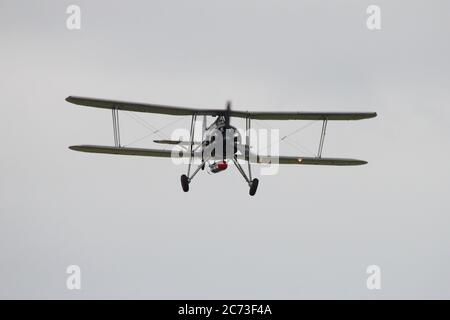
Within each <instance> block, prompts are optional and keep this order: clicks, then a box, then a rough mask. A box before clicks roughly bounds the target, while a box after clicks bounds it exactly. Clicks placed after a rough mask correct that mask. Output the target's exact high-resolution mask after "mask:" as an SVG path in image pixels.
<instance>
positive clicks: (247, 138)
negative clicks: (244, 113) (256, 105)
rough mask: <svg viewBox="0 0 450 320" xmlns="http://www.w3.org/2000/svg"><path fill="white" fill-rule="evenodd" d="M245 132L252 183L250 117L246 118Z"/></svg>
mask: <svg viewBox="0 0 450 320" xmlns="http://www.w3.org/2000/svg"><path fill="white" fill-rule="evenodd" d="M245 132H246V137H245V140H246V141H245V144H246V146H245V149H246V150H248V155H249V156H248V159H249V160H248V178H249V180H250V181H252V169H251V164H250V117H247V118H245Z"/></svg>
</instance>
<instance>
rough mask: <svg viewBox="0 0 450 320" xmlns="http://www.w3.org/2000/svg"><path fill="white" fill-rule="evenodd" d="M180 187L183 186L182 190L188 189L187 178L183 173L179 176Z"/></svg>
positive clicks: (186, 190)
mask: <svg viewBox="0 0 450 320" xmlns="http://www.w3.org/2000/svg"><path fill="white" fill-rule="evenodd" d="M181 187H182V188H183V191H184V192H188V191H189V179H188V177H187V176H186V175H185V174H183V175H182V176H181Z"/></svg>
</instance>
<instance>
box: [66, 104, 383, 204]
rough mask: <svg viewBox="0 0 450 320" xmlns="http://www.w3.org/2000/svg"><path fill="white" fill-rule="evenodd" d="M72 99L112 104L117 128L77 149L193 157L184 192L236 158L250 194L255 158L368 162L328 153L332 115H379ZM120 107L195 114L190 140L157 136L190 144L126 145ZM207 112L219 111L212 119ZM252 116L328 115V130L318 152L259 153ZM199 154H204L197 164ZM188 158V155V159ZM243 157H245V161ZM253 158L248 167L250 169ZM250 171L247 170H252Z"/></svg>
mask: <svg viewBox="0 0 450 320" xmlns="http://www.w3.org/2000/svg"><path fill="white" fill-rule="evenodd" d="M66 101H68V102H70V103H73V104H76V105H81V106H88V107H95V108H103V109H110V110H111V111H112V122H113V132H114V142H115V143H114V146H100V145H76V146H70V147H69V148H70V149H71V150H75V151H81V152H90V153H103V154H115V155H129V156H147V157H163V158H170V157H173V156H176V157H177V156H179V157H185V158H188V167H187V173H186V174H183V175H182V176H181V179H180V180H181V186H182V189H183V191H184V192H188V191H189V185H190V183H191V182H192V180H193V179H194V177H195V175H196V174H197V173H198V172H199V171H200V170H204V169H205V166H208V167H207V168H209V170H210V172H212V173H218V172H221V171H224V170H226V169H227V168H228V163H229V162H232V163H234V165H235V166H236V168H237V170H238V171H239V172H240V174H241V175H242V176H243V178H244V179H245V182H246V183H247V184H248V187H249V194H250V195H251V196H254V195H255V193H256V190H257V188H258V183H259V180H258V179H257V178H253V177H252V170H251V164H268V163H269V164H270V163H272V162H276V163H279V164H295V165H330V166H356V165H363V164H366V163H367V162H366V161H363V160H357V159H346V158H324V157H322V149H323V145H324V139H325V134H326V130H327V123H328V121H344V120H361V119H369V118H374V117H376V116H377V114H376V113H375V112H278V111H276V112H257V111H237V110H232V109H231V103H230V102H228V103H227V106H226V108H225V109H196V108H186V107H173V106H165V105H158V104H147V103H134V102H124V101H115V100H104V99H94V98H85V97H77V96H69V97H68V98H66ZM119 111H130V112H145V113H154V114H162V115H170V116H188V117H191V125H190V134H189V141H187V140H186V141H182V140H154V142H156V143H161V144H167V145H180V146H184V148H185V151H186V152H181V151H180V152H174V151H173V150H166V149H145V148H131V147H124V146H122V145H121V143H120V129H119ZM197 117H202V118H203V119H202V132H201V141H194V135H195V127H196V125H195V124H196V121H197ZM207 117H213V121H212V123H210V124H209V125H208V123H207ZM231 118H243V119H245V126H246V128H245V141H243V139H242V137H241V136H242V135H241V134H240V132H239V130H238V129H237V128H236V127H234V126H232V125H231V124H230V119H231ZM252 120H318V121H322V131H321V136H320V141H319V147H318V152H317V156H315V157H303V156H276V158H274V157H272V156H264V155H258V154H254V153H253V152H252V151H251V146H250V138H251V137H250V133H251V131H252V130H251V121H252ZM194 159H197V160H200V161H197V162H199V163H198V165H196V168H194V169H193V167H194V165H193V164H194ZM186 160H187V159H186ZM240 161H241V162H242V161H244V166H243V165H241V163H240ZM245 163H247V167H248V168H247V170H244V167H245ZM246 171H247V172H246Z"/></svg>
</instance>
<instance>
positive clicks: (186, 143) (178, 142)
mask: <svg viewBox="0 0 450 320" xmlns="http://www.w3.org/2000/svg"><path fill="white" fill-rule="evenodd" d="M153 142H155V143H161V144H172V145H180V146H190V145H191V143H190V142H189V141H180V140H164V139H163V140H153ZM193 145H199V143H198V142H194V143H193Z"/></svg>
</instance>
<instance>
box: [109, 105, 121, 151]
mask: <svg viewBox="0 0 450 320" xmlns="http://www.w3.org/2000/svg"><path fill="white" fill-rule="evenodd" d="M111 110H112V121H113V133H114V145H115V146H116V147H119V148H120V147H121V145H120V127H119V109H118V108H114V109H111Z"/></svg>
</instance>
